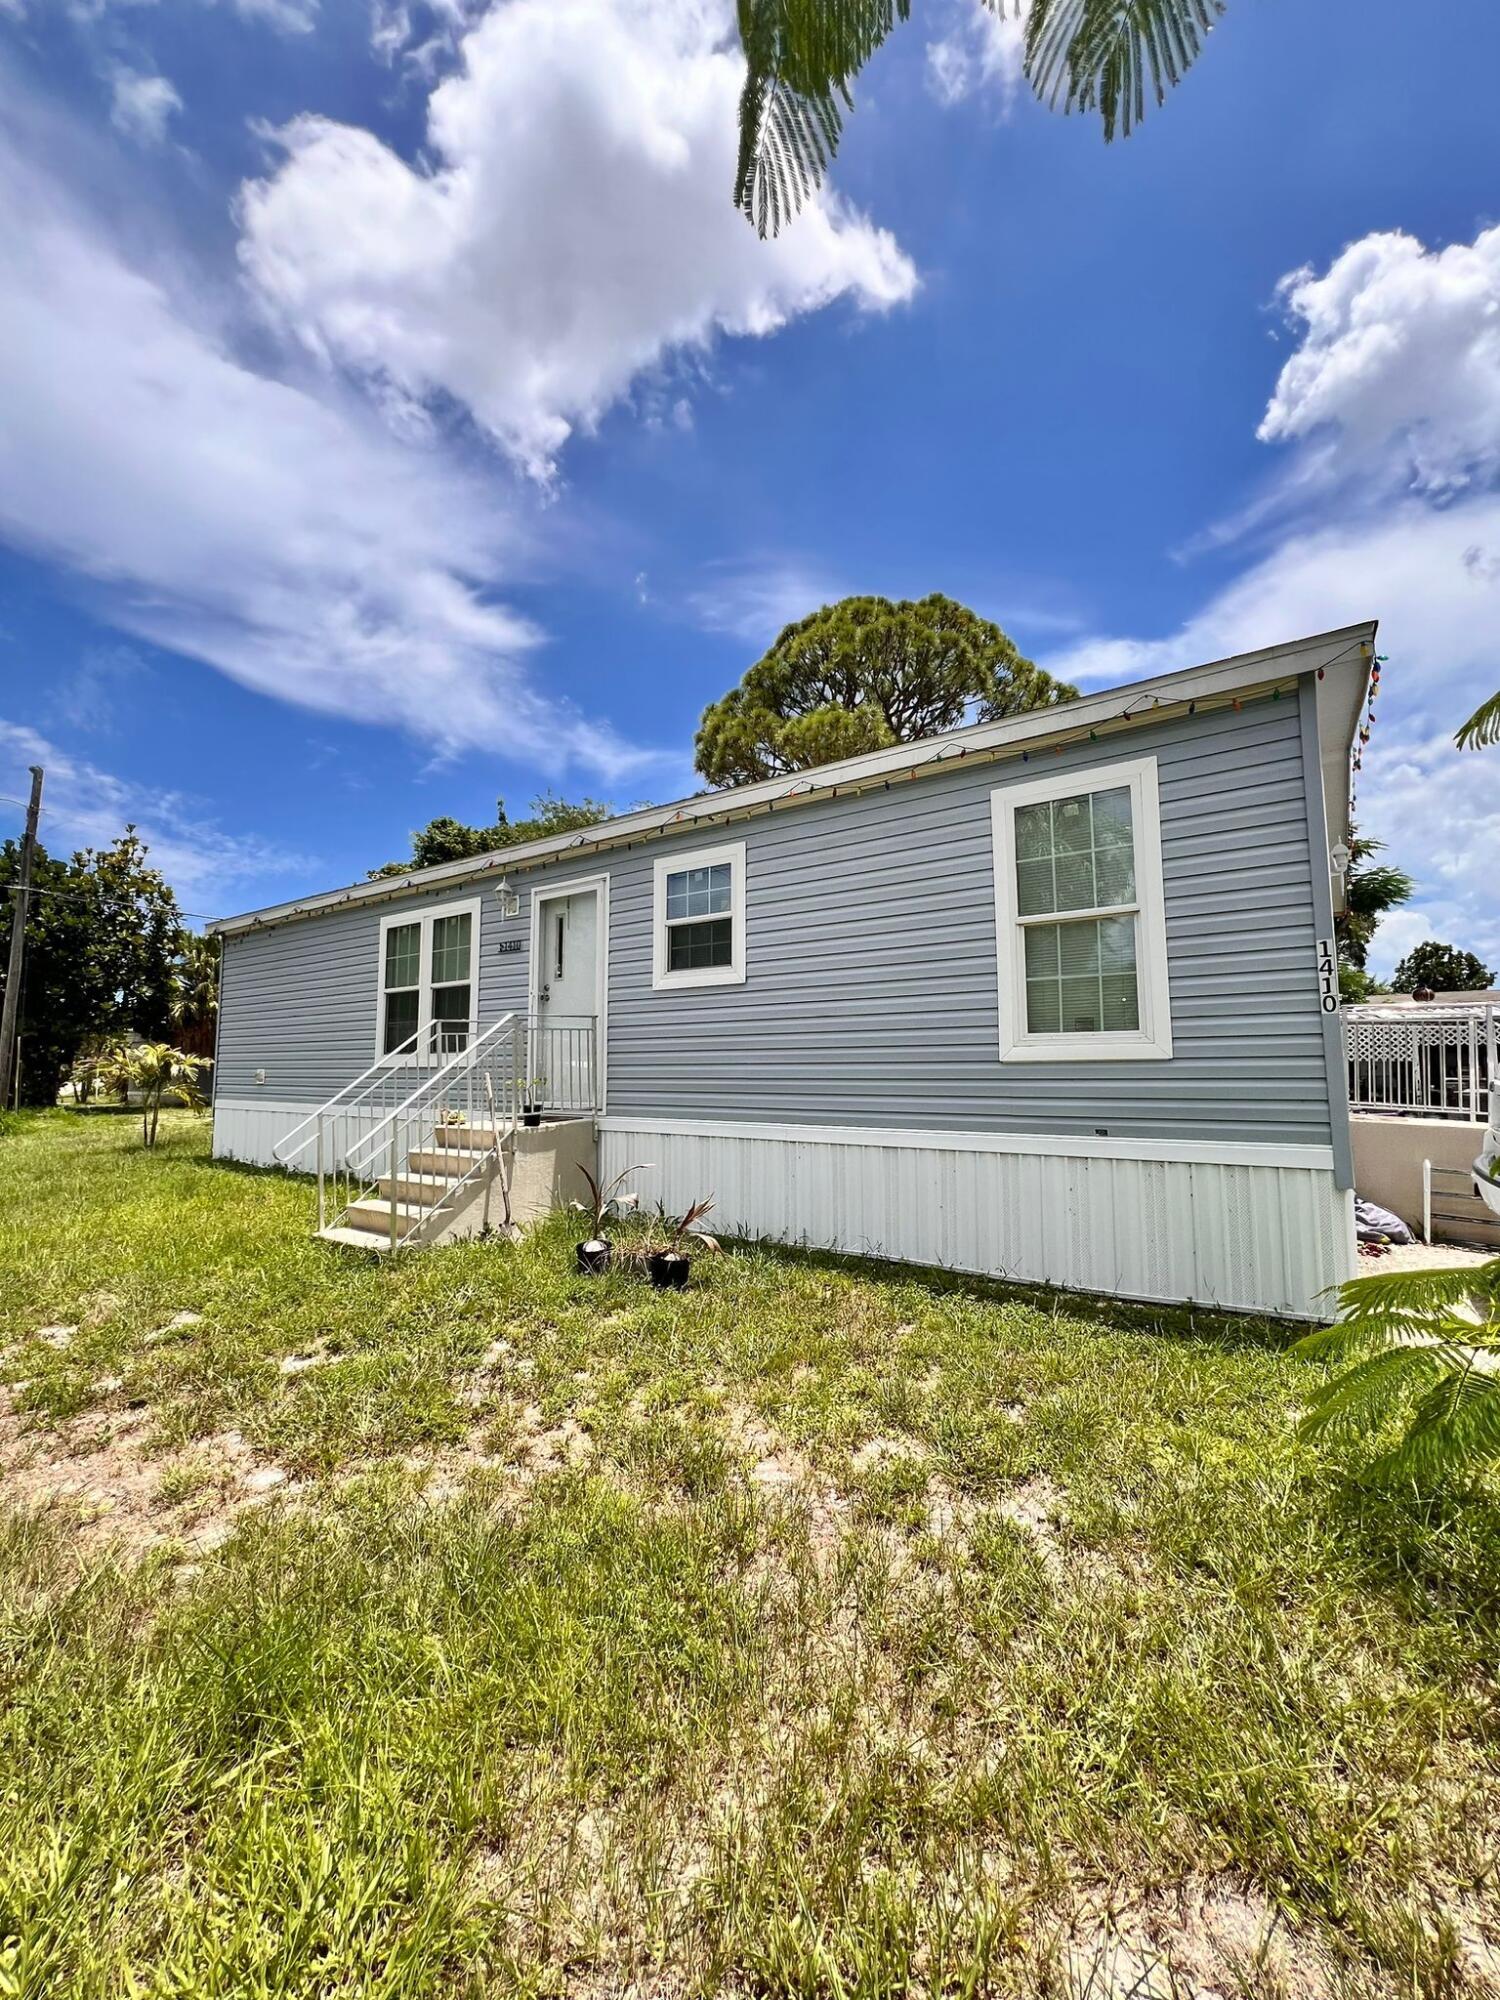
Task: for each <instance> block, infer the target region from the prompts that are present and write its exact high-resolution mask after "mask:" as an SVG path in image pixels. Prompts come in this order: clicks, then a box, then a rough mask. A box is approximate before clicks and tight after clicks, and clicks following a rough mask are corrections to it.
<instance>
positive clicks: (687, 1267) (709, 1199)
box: [646, 1194, 719, 1292]
mask: <svg viewBox="0 0 1500 2000" xmlns="http://www.w3.org/2000/svg"><path fill="white" fill-rule="evenodd" d="M713 1205H714V1198H713V1196H712V1195H711V1194H710V1195H702V1196H700V1197H699V1199H698V1200H697V1201H695V1202H694V1203H693V1205H692V1207H691V1208H689V1209H688V1210H686V1212H685V1213H684V1214H682V1215H680V1216H678V1217H676V1218H675V1219H674V1218H673V1217H671V1216H669V1215H668V1214H667V1211H666V1209H665V1208H659V1209H658V1211H657V1212H658V1214H659V1215H660V1217H661V1224H662V1228H663V1230H664V1231H665V1233H666V1238H667V1240H666V1244H665V1246H664V1247H663V1248H661V1249H658V1250H653V1251H652V1252H651V1254H650V1256H649V1257H648V1258H647V1260H646V1269H647V1270H648V1271H649V1272H650V1274H651V1282H652V1284H653V1285H655V1287H656V1288H657V1290H658V1291H660V1292H680V1291H681V1290H682V1288H683V1286H684V1285H685V1284H686V1283H687V1281H688V1273H689V1272H690V1271H691V1270H692V1268H693V1260H692V1257H691V1255H690V1254H689V1252H688V1250H687V1249H686V1247H685V1246H686V1245H687V1244H688V1243H697V1244H701V1245H702V1247H703V1248H704V1249H705V1250H712V1251H713V1252H714V1253H715V1254H717V1252H718V1248H719V1245H718V1242H717V1240H716V1239H715V1238H714V1237H712V1236H710V1235H708V1234H707V1232H706V1231H704V1230H701V1229H699V1228H698V1227H697V1225H698V1223H700V1222H701V1221H702V1219H703V1217H704V1216H705V1215H707V1214H708V1212H709V1210H710V1209H711V1208H712V1207H713Z"/></svg>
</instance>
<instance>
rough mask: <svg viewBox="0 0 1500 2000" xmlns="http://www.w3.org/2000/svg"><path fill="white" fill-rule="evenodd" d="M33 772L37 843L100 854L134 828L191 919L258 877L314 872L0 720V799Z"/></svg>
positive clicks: (201, 811)
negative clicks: (38, 802) (39, 781)
mask: <svg viewBox="0 0 1500 2000" xmlns="http://www.w3.org/2000/svg"><path fill="white" fill-rule="evenodd" d="M32 764H40V765H41V766H42V767H43V769H44V770H45V772H46V774H47V775H46V782H45V784H44V786H43V790H42V827H41V841H42V845H43V846H44V847H46V848H47V849H48V851H49V852H50V853H53V854H63V855H66V854H71V853H72V852H73V850H74V849H75V848H79V847H104V846H107V845H108V844H109V842H110V841H112V840H113V839H114V838H115V837H116V835H117V834H119V833H120V832H121V831H123V829H124V828H125V826H126V825H127V824H129V825H133V826H134V827H135V828H136V829H137V831H138V832H139V833H140V836H141V838H142V840H144V841H145V843H146V845H147V846H148V847H149V848H150V850H151V862H152V866H153V867H156V868H159V869H160V870H161V872H162V873H163V874H164V875H165V876H166V878H167V880H168V881H169V882H170V883H171V884H172V887H173V888H174V889H175V890H176V891H177V895H178V899H179V901H180V902H181V903H182V904H183V906H184V908H186V909H189V910H191V911H192V912H193V914H194V915H195V916H215V915H217V914H219V912H220V910H221V909H222V906H223V901H224V899H225V897H226V896H228V895H231V894H233V893H234V892H235V891H236V890H237V889H238V888H239V887H240V886H241V885H243V884H244V883H246V882H251V881H254V880H255V879H256V878H258V877H262V876H267V875H284V874H307V873H310V872H311V871H312V869H313V868H314V867H315V866H316V862H315V860H313V859H310V858H309V857H308V856H306V855H302V854H295V853H292V852H290V851H289V850H287V849H285V848H283V847H279V846H278V845H277V844H276V843H275V842H274V841H270V840H266V839H265V838H263V837H262V836H261V835H260V834H256V833H230V832H226V831H225V829H224V828H223V827H221V826H220V825H219V824H218V822H217V821H216V820H215V819H214V818H213V817H212V815H211V814H210V813H208V812H207V811H206V809H205V807H204V805H203V803H202V801H201V800H197V799H194V798H192V797H190V796H188V795H186V794H184V793H181V792H172V791H167V792H164V791H161V790H160V789H159V788H157V787H156V786H150V787H147V786H143V785H138V784H135V783H133V782H132V781H130V780H129V779H126V778H120V777H117V776H116V775H115V774H114V773H113V772H110V771H106V770H101V769H100V767H99V766H98V765H97V764H92V763H90V762H88V760H87V759H85V758H81V757H72V756H70V755H69V754H68V753H67V752H66V751H65V750H63V749H61V748H60V747H59V746H58V745H57V744H56V743H52V742H49V741H48V739H47V738H46V737H45V736H42V735H40V734H39V733H38V732H37V731H36V730H35V729H30V728H28V727H26V726H25V725H24V724H22V723H15V722H7V721H5V720H4V719H3V718H0V793H5V794H6V795H8V796H9V797H11V798H24V797H26V794H27V787H28V785H29V782H30V780H29V776H28V766H30V765H32ZM5 810H7V811H9V812H11V813H12V814H13V812H14V809H13V808H6V809H5ZM7 830H8V829H7Z"/></svg>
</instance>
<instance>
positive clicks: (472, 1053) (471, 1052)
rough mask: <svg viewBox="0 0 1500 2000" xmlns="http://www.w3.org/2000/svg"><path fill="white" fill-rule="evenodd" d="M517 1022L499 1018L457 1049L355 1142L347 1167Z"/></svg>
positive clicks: (511, 1017)
mask: <svg viewBox="0 0 1500 2000" xmlns="http://www.w3.org/2000/svg"><path fill="white" fill-rule="evenodd" d="M517 1018H518V1017H517V1016H516V1015H515V1014H502V1015H501V1016H500V1018H499V1020H498V1021H492V1022H491V1023H490V1025H489V1026H488V1027H487V1028H486V1029H485V1031H484V1033H483V1034H482V1035H477V1036H476V1037H475V1038H474V1040H473V1041H471V1042H470V1043H469V1044H468V1046H467V1047H466V1048H462V1049H460V1050H459V1052H458V1054H457V1055H455V1056H453V1057H451V1058H450V1059H449V1060H448V1061H447V1062H445V1063H444V1064H443V1066H442V1068H441V1069H437V1070H434V1071H433V1073H432V1075H431V1076H428V1077H424V1078H423V1080H422V1081H421V1083H419V1084H418V1085H417V1087H416V1089H415V1090H414V1091H412V1092H411V1094H410V1096H408V1097H406V1098H404V1099H403V1100H402V1102H401V1103H400V1104H398V1105H397V1106H396V1107H395V1109H394V1110H393V1111H391V1112H390V1113H389V1115H388V1116H386V1117H384V1118H382V1119H381V1121H380V1123H379V1124H378V1125H374V1126H372V1127H371V1128H370V1130H369V1131H368V1132H367V1133H366V1134H365V1136H364V1138H363V1139H357V1140H356V1141H355V1143H354V1145H353V1146H352V1147H351V1148H350V1150H349V1152H348V1154H347V1156H346V1157H347V1162H348V1164H349V1165H350V1166H351V1167H353V1166H358V1165H359V1164H360V1161H361V1159H362V1158H363V1157H364V1156H365V1154H366V1153H367V1151H368V1149H369V1147H370V1146H371V1145H373V1143H374V1142H375V1141H376V1140H377V1139H378V1138H379V1137H380V1135H381V1134H382V1133H383V1132H385V1131H386V1129H387V1128H388V1127H391V1128H394V1126H395V1124H396V1122H397V1120H398V1119H401V1118H409V1117H410V1114H411V1112H412V1111H413V1110H414V1109H415V1107H416V1103H417V1100H418V1098H420V1097H423V1096H426V1095H428V1094H429V1093H431V1092H436V1091H437V1090H438V1089H440V1088H444V1087H446V1086H447V1084H448V1083H449V1082H450V1081H451V1079H452V1078H453V1077H454V1076H455V1075H456V1074H457V1073H458V1072H459V1071H460V1070H465V1069H472V1068H473V1066H474V1062H475V1058H476V1057H477V1056H478V1055H479V1054H480V1052H481V1051H482V1050H483V1049H484V1047H485V1044H486V1043H488V1042H491V1041H493V1040H494V1039H495V1038H496V1037H497V1036H498V1035H499V1034H500V1033H501V1031H502V1030H510V1031H512V1032H513V1031H514V1028H515V1024H516V1020H517Z"/></svg>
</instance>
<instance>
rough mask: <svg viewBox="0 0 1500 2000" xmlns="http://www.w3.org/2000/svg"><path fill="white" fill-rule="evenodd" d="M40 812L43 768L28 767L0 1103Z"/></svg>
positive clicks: (5, 1098) (3, 1015)
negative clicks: (28, 791) (28, 799)
mask: <svg viewBox="0 0 1500 2000" xmlns="http://www.w3.org/2000/svg"><path fill="white" fill-rule="evenodd" d="M41 811H42V767H41V765H40V764H33V765H32V767H31V803H30V804H29V805H28V806H27V808H26V832H25V834H24V835H23V836H22V839H21V865H20V869H19V871H18V873H17V875H16V880H15V884H14V886H13V887H12V889H11V892H10V895H11V905H10V909H11V914H10V957H9V959H8V960H7V962H6V967H5V1005H4V1007H3V1008H0V1105H6V1104H9V1102H10V1094H11V1080H12V1077H13V1076H14V1074H15V1058H16V1021H17V1017H18V1016H19V1013H20V1007H21V966H22V961H23V959H24V957H25V953H26V904H27V898H28V895H29V893H30V889H31V862H32V857H33V856H34V855H35V853H36V823H37V820H38V819H39V818H40V816H41Z"/></svg>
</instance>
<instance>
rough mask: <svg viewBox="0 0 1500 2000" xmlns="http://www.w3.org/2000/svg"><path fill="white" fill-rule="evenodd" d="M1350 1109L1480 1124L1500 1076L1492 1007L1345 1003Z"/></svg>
mask: <svg viewBox="0 0 1500 2000" xmlns="http://www.w3.org/2000/svg"><path fill="white" fill-rule="evenodd" d="M1342 1019H1343V1029H1344V1054H1345V1057H1346V1059H1347V1062H1348V1067H1349V1109H1350V1110H1351V1111H1356V1112H1358V1111H1364V1112H1372V1113H1379V1114H1382V1115H1385V1116H1387V1117H1409V1118H1454V1119H1463V1120H1466V1121H1467V1122H1469V1123H1470V1124H1476V1125H1482V1124H1483V1123H1484V1121H1485V1117H1486V1114H1487V1106H1488V1103H1489V1088H1490V1083H1491V1080H1492V1079H1494V1080H1496V1081H1500V1061H1497V1046H1496V1035H1497V1026H1500V1015H1497V1010H1496V1009H1495V1008H1494V1007H1488V1006H1486V1007H1444V1006H1442V1005H1441V1004H1437V1003H1431V1002H1427V1001H1413V1003H1412V1004H1411V1006H1410V1007H1381V1006H1379V1005H1378V1004H1372V1005H1369V1006H1356V1007H1345V1008H1344V1009H1343V1010H1342Z"/></svg>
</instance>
